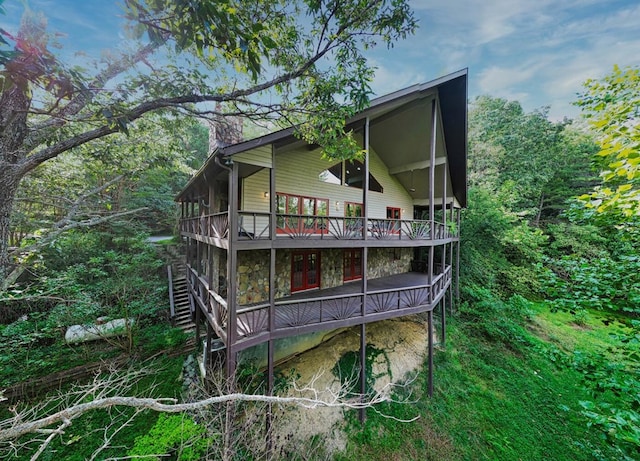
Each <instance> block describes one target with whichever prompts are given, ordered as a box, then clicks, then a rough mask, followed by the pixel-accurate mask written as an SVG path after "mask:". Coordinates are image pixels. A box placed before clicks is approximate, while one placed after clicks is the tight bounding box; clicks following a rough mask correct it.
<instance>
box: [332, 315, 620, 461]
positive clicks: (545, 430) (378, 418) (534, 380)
mask: <svg viewBox="0 0 640 461" xmlns="http://www.w3.org/2000/svg"><path fill="white" fill-rule="evenodd" d="M603 318H604V317H602V318H601V316H600V315H593V316H592V317H590V318H589V319H588V323H586V324H585V325H582V326H579V327H577V326H576V325H575V324H574V323H572V322H571V321H570V320H571V319H570V317H566V316H565V314H555V313H551V312H549V311H548V309H546V308H544V306H537V307H535V314H534V316H533V318H532V321H531V327H530V329H529V331H530V332H529V333H527V332H526V330H525V333H524V334H525V341H524V343H522V344H520V345H518V346H516V347H513V345H509V346H505V345H503V344H500V343H499V342H496V341H493V340H488V339H487V338H485V337H483V336H482V334H481V333H479V332H476V331H474V325H473V324H470V323H466V324H464V323H462V322H460V321H452V322H449V326H448V343H447V346H446V348H445V349H443V350H441V351H438V352H437V355H436V358H435V364H436V367H435V393H434V396H433V398H431V399H429V398H428V397H427V396H426V376H425V374H424V373H421V374H420V376H419V378H418V380H417V381H416V382H415V383H414V385H413V386H412V390H411V395H404V396H403V395H400V396H398V397H399V398H400V399H401V400H402V399H403V398H404V399H407V400H411V401H412V402H413V403H411V404H400V403H397V404H385V405H381V406H379V407H378V408H376V410H377V412H376V411H371V410H369V411H368V419H367V422H366V424H365V425H364V427H360V425H359V424H358V423H357V422H356V421H355V420H354V422H353V423H352V426H351V431H350V436H349V437H350V438H349V444H348V447H347V450H346V451H345V452H344V453H342V454H340V455H339V456H337V459H338V460H385V461H389V460H430V459H433V460H436V459H437V460H556V461H561V460H567V461H570V460H571V461H574V460H591V459H595V457H601V459H616V455H617V454H616V453H614V452H612V451H608V450H609V449H608V447H606V446H605V445H604V443H603V442H602V440H601V439H600V437H599V435H598V433H597V431H594V430H589V429H588V427H587V420H586V419H585V418H584V417H583V416H582V414H581V413H580V410H581V408H580V406H579V404H578V402H579V401H580V400H581V399H586V398H588V395H587V393H586V391H585V390H584V389H583V387H582V385H581V379H580V378H581V376H580V374H579V373H578V372H577V371H575V370H574V369H573V368H572V367H571V366H569V359H570V357H571V354H572V352H573V351H575V350H584V351H587V352H592V351H594V352H595V351H604V350H605V349H606V348H607V347H609V346H611V345H612V341H614V340H613V339H612V337H611V335H610V333H611V332H612V331H613V332H615V331H616V330H619V329H622V328H624V327H623V326H622V325H621V324H619V323H616V324H610V325H609V326H608V327H607V326H606V325H605V324H604V323H603V322H602V321H601V320H602V319H603ZM378 412H379V413H378ZM382 415H385V416H382ZM388 416H392V417H394V418H397V419H404V420H406V419H411V418H413V417H416V416H418V417H419V419H418V420H417V421H415V422H412V423H406V422H399V421H397V420H394V419H390V418H388Z"/></svg>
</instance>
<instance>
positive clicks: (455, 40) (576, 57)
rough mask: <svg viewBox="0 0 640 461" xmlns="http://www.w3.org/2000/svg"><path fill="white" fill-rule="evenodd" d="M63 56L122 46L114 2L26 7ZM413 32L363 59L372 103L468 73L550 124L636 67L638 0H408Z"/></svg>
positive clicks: (482, 87) (4, 20)
mask: <svg viewBox="0 0 640 461" xmlns="http://www.w3.org/2000/svg"><path fill="white" fill-rule="evenodd" d="M29 4H30V5H31V7H32V9H34V10H39V11H42V12H44V13H45V15H46V16H47V17H48V18H49V21H50V28H51V29H52V30H56V31H60V32H63V33H64V34H66V36H65V37H62V38H61V39H60V41H61V43H62V45H63V46H64V49H65V50H67V51H80V52H86V53H87V54H89V55H90V56H94V57H98V56H99V50H100V49H103V48H108V47H110V46H113V45H114V44H121V43H122V40H123V36H122V32H121V29H120V28H119V25H120V24H121V23H122V20H121V18H120V17H119V15H121V10H120V7H119V4H120V3H119V2H118V1H116V0H84V1H79V0H31V1H30V2H29ZM411 4H412V6H413V8H414V11H415V13H416V16H417V17H418V18H419V22H420V28H419V30H418V32H417V33H416V35H415V36H413V37H411V38H409V39H408V40H406V41H403V42H400V43H398V44H396V46H395V47H394V48H392V49H391V50H387V49H386V48H380V49H376V50H374V51H372V52H371V53H370V55H369V58H370V60H371V62H372V64H374V65H375V66H377V67H378V70H377V72H376V78H375V81H374V82H373V89H374V91H375V92H376V93H377V94H378V95H382V94H385V93H389V92H391V91H394V90H397V89H400V88H403V87H405V86H408V85H411V84H414V83H419V82H424V81H428V80H431V79H434V78H437V77H439V76H441V75H444V74H446V73H449V72H454V71H456V70H459V69H461V68H463V67H468V68H469V96H470V98H474V97H475V96H477V95H480V94H489V95H492V96H498V97H503V98H506V99H510V100H517V101H520V102H521V103H522V105H523V106H524V108H525V110H527V111H530V110H533V109H536V108H539V107H542V106H550V115H551V117H552V118H554V119H561V118H562V117H563V116H569V117H575V116H577V114H578V109H577V108H575V107H573V106H572V105H571V102H572V101H574V100H575V98H576V94H577V93H578V92H579V91H580V90H581V84H582V82H584V81H585V80H586V79H588V78H599V77H601V76H603V75H605V74H606V73H608V72H610V71H611V69H612V68H613V65H614V64H618V65H620V66H630V65H638V64H639V63H640V62H639V61H640V2H638V1H637V0H618V1H616V0H612V1H601V0H484V1H483V0H444V1H443V0H414V1H412V2H411ZM4 7H5V9H6V10H7V15H5V16H0V27H2V28H5V29H7V30H9V31H13V32H15V31H16V30H17V26H18V24H19V20H20V14H21V12H22V9H23V7H22V1H21V0H5V2H4Z"/></svg>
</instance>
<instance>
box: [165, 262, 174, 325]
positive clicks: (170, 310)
mask: <svg viewBox="0 0 640 461" xmlns="http://www.w3.org/2000/svg"><path fill="white" fill-rule="evenodd" d="M167 278H168V279H169V315H170V317H171V324H172V325H173V323H174V321H175V317H176V306H175V304H174V302H173V275H172V274H171V264H169V265H168V266H167Z"/></svg>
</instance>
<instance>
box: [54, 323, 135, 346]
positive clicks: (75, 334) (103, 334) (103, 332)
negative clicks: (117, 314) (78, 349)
mask: <svg viewBox="0 0 640 461" xmlns="http://www.w3.org/2000/svg"><path fill="white" fill-rule="evenodd" d="M134 323H135V319H115V320H111V321H109V322H105V323H101V324H90V325H72V326H70V327H69V328H67V331H66V333H65V335H64V340H65V341H66V342H67V344H75V343H83V342H86V341H95V340H97V339H104V338H110V337H112V336H120V335H124V334H125V333H126V331H127V326H128V327H131V326H132V325H133V324H134Z"/></svg>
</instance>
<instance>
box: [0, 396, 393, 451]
mask: <svg viewBox="0 0 640 461" xmlns="http://www.w3.org/2000/svg"><path fill="white" fill-rule="evenodd" d="M388 400H389V398H388V397H387V396H385V395H382V394H376V395H375V396H373V397H372V398H370V399H368V400H366V401H362V400H359V399H358V400H353V401H346V400H341V399H338V398H337V397H336V398H335V399H334V400H328V401H323V400H319V399H314V398H308V397H278V396H268V395H252V394H241V393H234V394H226V395H219V396H215V397H209V398H207V399H204V400H199V401H197V402H189V403H177V400H176V399H173V398H140V397H119V396H115V397H106V398H101V399H96V400H93V401H91V402H87V403H81V404H78V405H73V406H71V407H69V408H65V409H63V410H60V411H58V412H56V413H53V414H52V415H49V416H46V417H44V418H40V419H36V420H35V421H29V422H20V423H18V424H15V425H14V426H12V427H10V428H8V429H2V430H0V442H6V441H10V440H15V439H17V438H19V437H22V436H23V435H26V434H32V433H36V432H39V431H41V430H43V429H45V428H47V427H48V426H51V425H53V424H58V423H63V424H64V427H68V426H69V425H70V424H71V422H72V421H73V420H74V419H76V418H79V417H80V416H82V415H84V414H85V413H87V412H90V411H93V410H98V409H105V408H112V407H118V406H123V407H131V408H136V409H141V410H153V411H158V412H163V413H181V412H186V411H194V410H199V409H202V408H205V407H208V406H211V405H215V404H220V403H227V402H263V403H272V404H273V403H275V404H280V405H287V404H292V405H298V406H301V407H304V408H319V407H328V408H354V409H358V408H367V407H370V406H372V405H375V404H378V403H381V402H386V401H388ZM14 419H15V418H14ZM67 421H68V424H67V423H66V422H67ZM8 422H11V420H9V421H8ZM16 422H17V421H16Z"/></svg>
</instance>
